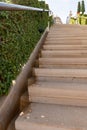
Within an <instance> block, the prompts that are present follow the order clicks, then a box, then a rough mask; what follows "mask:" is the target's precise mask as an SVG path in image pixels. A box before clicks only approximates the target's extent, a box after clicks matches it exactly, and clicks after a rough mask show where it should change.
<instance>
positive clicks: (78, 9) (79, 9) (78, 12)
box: [77, 2, 81, 14]
mask: <svg viewBox="0 0 87 130" xmlns="http://www.w3.org/2000/svg"><path fill="white" fill-rule="evenodd" d="M80 11H81V7H80V2H78V7H77V14H80Z"/></svg>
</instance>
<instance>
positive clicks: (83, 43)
mask: <svg viewBox="0 0 87 130" xmlns="http://www.w3.org/2000/svg"><path fill="white" fill-rule="evenodd" d="M45 45H87V42H81V41H79V42H78V41H61V40H58V41H46V42H45Z"/></svg>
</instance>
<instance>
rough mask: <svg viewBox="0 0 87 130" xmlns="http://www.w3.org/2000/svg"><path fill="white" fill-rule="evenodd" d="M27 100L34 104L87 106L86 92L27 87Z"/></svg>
mask: <svg viewBox="0 0 87 130" xmlns="http://www.w3.org/2000/svg"><path fill="white" fill-rule="evenodd" d="M28 91H29V93H30V96H29V100H30V102H36V103H48V104H49V103H51V104H61V105H74V106H87V92H86V91H80V90H77V91H76V90H67V89H66V90H64V89H57V88H56V89H53V88H50V89H49V88H46V87H44V88H40V87H29V90H28Z"/></svg>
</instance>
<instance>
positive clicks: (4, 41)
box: [0, 0, 49, 95]
mask: <svg viewBox="0 0 87 130" xmlns="http://www.w3.org/2000/svg"><path fill="white" fill-rule="evenodd" d="M0 1H2V0H0ZM8 1H10V0H8ZM11 2H12V3H16V4H23V5H29V6H33V7H40V8H45V9H48V8H49V7H48V5H47V4H45V2H44V1H41V2H39V1H38V0H25V1H24V0H13V1H12V0H11ZM47 23H48V13H47V12H35V11H0V95H3V94H6V93H8V90H9V87H10V86H11V84H12V80H14V79H15V78H16V76H17V75H18V74H19V72H20V70H21V67H22V66H23V65H24V64H25V63H26V61H27V60H28V57H29V55H30V54H31V52H32V50H33V49H34V47H35V45H36V43H37V41H38V40H39V38H40V36H41V34H42V32H43V31H44V29H45V28H46V26H47Z"/></svg>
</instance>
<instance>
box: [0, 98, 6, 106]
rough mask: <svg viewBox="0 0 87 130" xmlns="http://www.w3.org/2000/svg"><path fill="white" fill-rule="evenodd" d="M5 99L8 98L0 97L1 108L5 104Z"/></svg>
mask: <svg viewBox="0 0 87 130" xmlns="http://www.w3.org/2000/svg"><path fill="white" fill-rule="evenodd" d="M5 98H6V96H0V107H1V105H2V104H3V102H4V100H5Z"/></svg>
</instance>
